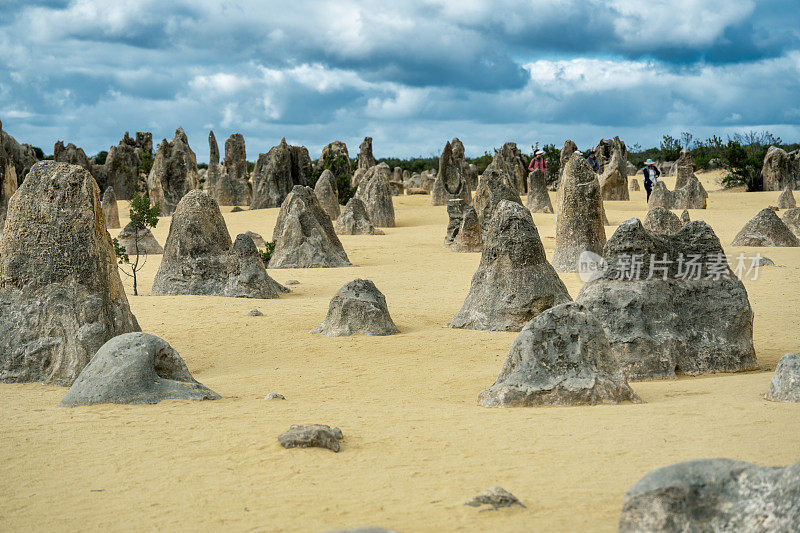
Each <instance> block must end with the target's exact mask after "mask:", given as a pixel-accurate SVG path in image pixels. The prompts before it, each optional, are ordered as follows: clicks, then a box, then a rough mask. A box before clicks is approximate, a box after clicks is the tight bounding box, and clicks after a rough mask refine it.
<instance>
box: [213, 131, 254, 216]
mask: <svg viewBox="0 0 800 533" xmlns="http://www.w3.org/2000/svg"><path fill="white" fill-rule="evenodd" d="M208 147H209V153H210V157H209V162H208V172H207V174H206V178H205V190H206V191H207V192H208V194H209V195H210V196H211V197H212V198H213V199H214V200H216V201H217V203H218V204H219V205H250V202H251V193H252V190H251V189H252V186H251V185H250V182H249V181H248V179H249V177H248V175H247V153H246V148H245V142H244V136H242V134H241V133H234V134H233V135H231V136H230V137H228V140H227V141H225V164H224V165H220V164H219V147H218V146H217V140H216V138H215V137H214V132H213V131H212V132H210V133H209V134H208Z"/></svg>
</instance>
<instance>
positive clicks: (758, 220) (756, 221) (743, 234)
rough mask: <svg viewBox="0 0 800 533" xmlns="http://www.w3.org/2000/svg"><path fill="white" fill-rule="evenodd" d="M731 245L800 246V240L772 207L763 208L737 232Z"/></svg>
mask: <svg viewBox="0 0 800 533" xmlns="http://www.w3.org/2000/svg"><path fill="white" fill-rule="evenodd" d="M731 246H800V241H798V239H797V237H796V236H795V235H794V233H792V230H790V229H789V228H788V227H786V224H784V223H783V221H782V220H781V219H780V217H779V216H778V215H777V214H776V213H775V211H773V210H772V209H762V210H761V211H759V213H758V214H757V215H756V216H755V217H753V218H752V219H750V221H749V222H748V223H747V224H745V225H744V227H743V228H742V229H741V231H739V233H737V234H736V237H735V238H734V239H733V242H732V243H731Z"/></svg>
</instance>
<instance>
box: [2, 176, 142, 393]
mask: <svg viewBox="0 0 800 533" xmlns="http://www.w3.org/2000/svg"><path fill="white" fill-rule="evenodd" d="M0 308H2V309H3V312H2V314H0V381H7V382H23V381H40V382H42V383H52V384H55V385H70V384H71V383H72V382H73V381H74V380H75V378H77V377H78V374H80V372H81V370H83V367H84V366H86V364H87V363H88V362H89V360H90V359H91V358H92V356H93V355H94V354H95V352H97V350H98V349H99V348H100V347H101V346H102V345H103V344H105V342H106V341H107V340H108V339H110V338H112V337H115V336H117V335H120V334H122V333H129V332H132V331H139V325H138V324H137V322H136V318H135V317H134V316H133V314H132V313H131V310H130V307H129V306H128V299H127V298H126V297H125V289H124V288H123V286H122V281H121V280H120V278H119V272H118V270H117V262H116V257H115V256H114V248H113V246H112V245H111V237H110V236H109V234H108V231H106V224H105V217H104V216H103V210H102V207H101V205H100V190H99V189H98V187H97V184H96V183H95V181H94V179H93V178H92V176H91V175H90V174H89V172H87V171H86V170H84V169H83V168H81V167H78V166H75V165H68V164H65V163H55V162H53V161H44V162H41V163H37V164H36V165H34V166H33V168H32V169H31V171H30V172H29V173H28V175H27V177H26V178H25V181H24V182H23V183H22V185H21V186H20V188H19V190H17V193H16V194H15V195H14V196H13V197H12V198H11V201H10V202H9V206H8V219H7V220H6V226H5V231H4V233H3V237H2V240H0Z"/></svg>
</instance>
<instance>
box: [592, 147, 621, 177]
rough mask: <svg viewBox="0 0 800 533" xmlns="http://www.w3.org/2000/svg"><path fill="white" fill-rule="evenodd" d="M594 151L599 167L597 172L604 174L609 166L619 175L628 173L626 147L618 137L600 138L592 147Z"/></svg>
mask: <svg viewBox="0 0 800 533" xmlns="http://www.w3.org/2000/svg"><path fill="white" fill-rule="evenodd" d="M594 153H595V156H596V157H597V164H598V167H599V170H598V174H600V175H603V174H605V173H606V171H607V169H608V167H609V166H610V167H613V168H615V169H617V170H618V171H619V173H620V175H621V176H623V177H626V176H627V175H628V148H627V147H626V146H625V143H624V142H623V141H621V140H620V138H619V137H614V138H613V139H600V142H598V143H597V146H595V148H594ZM615 155H616V156H617V157H616V158H615V157H614V156H615Z"/></svg>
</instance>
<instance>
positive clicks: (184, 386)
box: [60, 333, 221, 407]
mask: <svg viewBox="0 0 800 533" xmlns="http://www.w3.org/2000/svg"><path fill="white" fill-rule="evenodd" d="M219 398H221V396H220V395H219V394H217V393H216V392H214V391H212V390H211V389H209V388H208V387H206V386H204V385H203V384H202V383H200V382H198V381H196V380H195V379H194V378H193V377H192V375H191V374H190V373H189V369H188V368H187V367H186V363H185V362H184V360H183V359H182V358H181V356H180V355H179V354H178V352H176V351H175V349H174V348H173V347H172V346H170V345H169V344H168V343H167V341H165V340H164V339H161V338H159V337H156V336H155V335H150V334H149V333H125V334H123V335H118V336H116V337H114V338H113V339H111V340H109V341H108V342H106V343H105V344H104V345H103V346H102V347H101V348H100V349H99V350H98V351H97V354H96V355H95V356H94V357H93V358H92V360H91V361H90V362H89V364H88V365H86V368H84V369H83V371H82V372H81V373H80V375H79V376H78V379H76V380H75V383H73V384H72V387H70V389H69V390H68V391H67V394H66V395H65V396H64V399H62V400H61V404H60V405H61V407H76V406H79V405H92V404H98V403H124V404H145V403H158V402H160V401H161V400H218V399H219Z"/></svg>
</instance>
